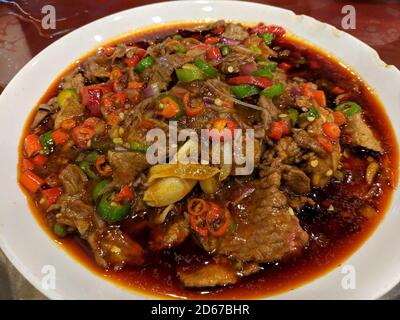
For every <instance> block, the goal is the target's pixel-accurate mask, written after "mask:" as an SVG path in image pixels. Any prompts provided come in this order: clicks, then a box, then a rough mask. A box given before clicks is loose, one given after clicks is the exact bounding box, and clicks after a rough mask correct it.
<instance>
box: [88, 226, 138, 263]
mask: <svg viewBox="0 0 400 320" xmlns="http://www.w3.org/2000/svg"><path fill="white" fill-rule="evenodd" d="M88 242H89V245H90V247H91V248H92V250H93V253H94V258H95V260H96V263H97V264H98V265H99V266H101V267H103V268H105V269H113V270H121V269H122V268H123V267H124V266H125V265H141V264H142V263H143V262H144V259H143V249H142V247H141V246H140V245H139V244H138V243H136V242H135V241H133V240H131V239H130V238H129V237H128V236H127V235H125V234H124V233H123V232H122V231H121V230H120V229H119V227H116V226H108V227H104V228H99V229H97V230H96V231H94V232H93V233H91V234H90V235H89V237H88Z"/></svg>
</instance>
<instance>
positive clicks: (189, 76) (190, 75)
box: [175, 68, 204, 82]
mask: <svg viewBox="0 0 400 320" xmlns="http://www.w3.org/2000/svg"><path fill="white" fill-rule="evenodd" d="M175 73H176V76H177V78H178V80H179V81H182V82H192V81H194V80H203V79H204V73H203V72H201V71H200V70H199V69H198V68H196V69H194V68H190V69H189V68H182V69H176V70H175Z"/></svg>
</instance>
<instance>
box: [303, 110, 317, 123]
mask: <svg viewBox="0 0 400 320" xmlns="http://www.w3.org/2000/svg"><path fill="white" fill-rule="evenodd" d="M310 118H313V119H316V118H319V112H318V110H317V108H315V107H314V106H312V107H311V109H310V110H309V111H308V112H306V113H303V114H302V115H301V116H300V117H299V121H300V122H305V121H309V119H310Z"/></svg>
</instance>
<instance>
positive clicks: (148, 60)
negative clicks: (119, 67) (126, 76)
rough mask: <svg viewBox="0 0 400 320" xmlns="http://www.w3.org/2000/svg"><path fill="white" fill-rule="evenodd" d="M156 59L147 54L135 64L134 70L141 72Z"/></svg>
mask: <svg viewBox="0 0 400 320" xmlns="http://www.w3.org/2000/svg"><path fill="white" fill-rule="evenodd" d="M155 62H156V61H155V60H154V58H153V57H151V56H147V57H145V58H143V59H142V60H140V62H139V63H138V64H137V65H136V67H135V71H136V72H138V73H142V72H143V71H144V70H146V69H147V68H149V67H151V66H152V65H153V64H154V63H155Z"/></svg>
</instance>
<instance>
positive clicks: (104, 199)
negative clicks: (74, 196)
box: [97, 192, 130, 223]
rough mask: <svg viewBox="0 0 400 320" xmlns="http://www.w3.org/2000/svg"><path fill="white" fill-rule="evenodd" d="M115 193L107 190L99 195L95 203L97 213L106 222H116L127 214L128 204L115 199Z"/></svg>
mask: <svg viewBox="0 0 400 320" xmlns="http://www.w3.org/2000/svg"><path fill="white" fill-rule="evenodd" d="M115 196H116V195H115V193H114V192H107V193H105V194H104V195H102V196H101V198H100V202H99V203H98V205H97V212H98V214H99V215H100V216H101V217H102V218H103V219H104V220H105V221H107V222H111V223H113V222H118V221H121V220H123V219H124V218H126V216H127V215H128V214H129V209H130V204H129V203H126V204H121V203H118V202H117V201H115V198H114V197H115Z"/></svg>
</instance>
